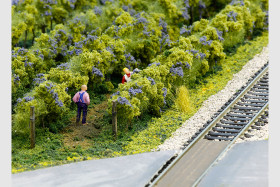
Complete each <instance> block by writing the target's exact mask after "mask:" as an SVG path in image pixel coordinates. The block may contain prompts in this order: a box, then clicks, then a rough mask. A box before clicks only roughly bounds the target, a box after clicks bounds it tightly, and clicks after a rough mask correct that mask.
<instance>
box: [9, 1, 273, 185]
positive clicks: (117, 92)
mask: <svg viewBox="0 0 280 187" xmlns="http://www.w3.org/2000/svg"><path fill="white" fill-rule="evenodd" d="M11 13H12V54H11V56H12V58H11V60H12V62H11V63H12V70H11V72H12V132H11V134H12V173H21V172H24V171H29V170H36V169H39V168H45V167H51V166H56V165H62V164H67V163H71V162H78V161H85V160H94V159H101V158H113V157H119V156H126V155H133V154H138V153H145V152H155V151H163V150H176V154H174V156H173V157H171V158H170V159H169V160H168V161H167V162H166V163H165V164H164V165H162V167H161V168H158V171H157V172H156V173H155V174H154V175H153V176H150V181H147V183H146V186H165V185H166V186H168V185H169V186H176V184H177V183H178V185H177V186H180V184H186V186H191V185H194V184H197V183H198V182H199V180H200V179H201V177H203V176H204V175H205V172H206V171H207V170H208V169H209V168H210V167H211V166H212V165H213V163H214V162H215V161H217V158H219V157H220V156H221V155H222V154H224V153H225V152H226V151H227V150H228V149H230V148H231V147H232V145H233V144H234V143H236V142H241V141H247V140H248V141H249V140H263V139H267V138H268V94H269V80H268V79H269V78H268V66H269V62H268V61H269V59H268V27H269V25H268V0H216V1H212V0H87V1H86V0H12V12H11ZM204 154H208V156H207V158H206V157H203V156H202V155H204ZM196 160H197V161H196ZM198 162H200V163H201V164H200V165H201V166H200V169H197V171H196V170H195V169H194V166H196V165H197V163H198ZM186 165H187V167H185V166H186ZM182 171H184V172H182ZM186 175H187V176H189V177H188V178H184V177H183V176H186Z"/></svg>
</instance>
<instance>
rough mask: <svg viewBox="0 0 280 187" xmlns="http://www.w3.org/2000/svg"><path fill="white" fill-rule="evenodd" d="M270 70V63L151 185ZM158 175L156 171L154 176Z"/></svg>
mask: <svg viewBox="0 0 280 187" xmlns="http://www.w3.org/2000/svg"><path fill="white" fill-rule="evenodd" d="M267 71H268V64H266V67H265V68H264V69H263V70H262V71H261V72H260V73H259V74H258V75H257V76H256V77H255V78H254V79H253V80H252V81H251V82H250V83H249V84H248V85H247V86H246V87H245V88H244V89H243V91H242V92H241V93H240V94H239V95H237V96H236V97H235V99H234V100H233V101H232V102H231V103H230V104H229V105H228V106H227V107H226V108H225V109H224V110H223V111H222V112H221V113H220V114H219V115H218V116H217V117H216V118H215V119H214V120H213V121H212V122H211V123H210V124H209V125H208V126H207V127H206V128H205V129H204V130H203V131H202V132H201V133H200V134H199V135H198V136H197V137H196V138H195V139H194V140H193V141H192V142H191V143H190V144H189V145H188V146H187V147H186V149H185V150H184V151H183V152H182V153H180V154H179V155H178V156H177V157H176V158H175V159H174V160H173V161H172V162H171V163H170V164H169V166H168V167H167V168H165V170H164V171H163V172H162V173H161V174H159V175H158V176H157V178H156V179H155V180H154V181H153V182H152V183H151V184H150V186H151V187H153V186H155V184H156V183H157V182H158V181H159V180H160V179H161V178H163V177H164V176H165V174H166V173H167V172H168V171H169V170H170V169H171V168H172V167H173V166H174V165H175V164H176V163H177V162H178V161H179V160H180V159H181V158H182V157H183V156H184V155H185V154H186V153H187V152H188V151H189V150H190V149H191V148H192V147H193V146H194V145H195V144H196V143H197V142H198V141H199V140H200V139H203V137H204V136H205V135H206V134H207V133H208V132H209V131H210V130H211V129H212V127H214V126H215V125H216V124H217V122H219V121H220V120H221V119H222V118H223V117H224V116H225V114H227V113H228V112H229V111H230V109H232V108H233V106H234V105H235V104H236V103H237V102H238V101H239V100H240V99H241V98H242V97H243V96H244V95H245V94H246V93H247V92H248V91H249V90H250V89H251V88H252V87H253V86H254V85H255V84H256V82H257V81H258V80H260V79H261V77H262V76H263V75H264V74H265V73H266V72H267ZM155 175H157V173H155V174H154V175H153V176H155Z"/></svg>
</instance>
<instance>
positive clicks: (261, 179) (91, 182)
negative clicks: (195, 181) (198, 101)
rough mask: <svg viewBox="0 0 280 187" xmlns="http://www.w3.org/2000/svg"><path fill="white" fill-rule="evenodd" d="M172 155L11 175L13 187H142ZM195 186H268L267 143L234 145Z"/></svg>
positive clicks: (147, 155) (156, 154)
mask: <svg viewBox="0 0 280 187" xmlns="http://www.w3.org/2000/svg"><path fill="white" fill-rule="evenodd" d="M173 154H174V151H160V152H151V153H143V154H138V155H131V156H124V157H117V158H109V159H100V160H89V161H83V162H78V163H72V164H66V165H62V166H55V167H51V168H45V169H39V170H35V171H28V172H23V173H18V174H13V175H12V184H13V187H17V186H20V187H33V186H34V187H49V186H50V187H55V186H67V187H72V186H75V187H79V186H93V187H95V186H98V187H99V186H100V187H111V186H112V187H119V186H120V187H131V186H132V187H138V186H139V187H140V186H141V187H143V186H145V184H146V183H147V182H148V181H149V179H150V178H151V176H152V175H153V174H154V173H155V172H156V171H157V170H158V169H159V168H160V167H161V166H162V165H163V164H164V163H165V162H166V161H167V160H168V159H169V158H170V157H171V156H172V155H173ZM198 186H199V187H209V186H210V187H220V186H226V187H235V186H236V187H243V186H246V187H250V186H253V187H258V186H260V187H266V186H268V141H256V142H245V143H240V144H236V145H235V146H234V147H233V148H232V149H231V150H229V152H228V153H227V154H226V155H225V157H224V158H223V159H222V160H221V161H219V162H218V163H217V164H216V165H215V166H213V167H212V168H211V169H210V170H209V172H208V173H207V174H206V175H205V177H204V178H203V179H202V180H201V182H200V183H199V185H198Z"/></svg>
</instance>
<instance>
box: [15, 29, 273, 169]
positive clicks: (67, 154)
mask: <svg viewBox="0 0 280 187" xmlns="http://www.w3.org/2000/svg"><path fill="white" fill-rule="evenodd" d="M267 44H268V33H267V32H265V33H263V35H262V36H259V37H257V38H255V39H254V40H252V41H249V42H245V44H244V45H240V46H239V47H237V48H236V49H234V51H233V52H231V51H229V52H228V54H227V57H226V59H225V63H222V64H221V66H215V67H214V68H213V70H212V71H210V72H208V73H207V74H205V75H204V76H203V77H201V78H200V79H198V80H197V82H196V84H195V85H193V86H190V87H189V88H188V90H189V94H190V100H192V101H193V105H194V106H195V107H194V108H193V110H192V111H191V112H189V113H187V114H184V113H182V112H181V111H179V110H178V109H177V108H176V107H175V105H174V106H173V107H171V108H170V109H168V110H166V111H165V112H164V113H163V114H162V116H161V117H160V118H155V117H151V116H150V115H145V116H143V117H142V118H141V119H140V118H138V119H134V120H133V121H132V124H133V126H132V127H130V130H129V131H126V130H125V126H123V125H121V124H120V126H119V134H118V139H117V140H116V141H114V140H113V138H112V133H111V125H110V116H109V115H108V114H107V113H106V111H105V110H102V107H101V106H100V105H102V102H100V101H98V102H96V104H97V105H95V106H94V107H92V108H91V109H90V110H94V111H90V112H91V113H92V114H95V115H96V113H98V112H101V113H103V118H102V117H99V118H98V119H96V120H95V121H94V123H95V124H101V125H102V131H101V130H98V129H95V127H93V125H92V127H91V126H89V127H87V128H88V130H92V133H91V134H86V136H84V138H83V137H79V136H72V141H76V143H75V144H74V145H71V144H66V143H65V139H66V135H69V134H70V133H72V132H73V129H75V128H72V132H71V128H70V130H69V129H68V132H67V131H62V132H60V133H59V134H53V133H50V132H49V131H48V129H47V128H46V129H38V130H37V131H36V148H35V149H33V150H31V149H29V137H28V135H22V134H17V133H16V132H13V133H14V134H13V136H12V137H13V141H12V173H17V172H22V171H26V170H33V169H38V168H42V167H49V166H54V165H60V164H65V163H70V162H75V161H82V160H90V159H99V158H108V157H115V156H123V155H129V154H136V153H143V152H149V151H151V150H152V149H155V148H156V147H157V146H158V145H160V144H162V143H163V142H164V140H166V139H167V138H169V137H170V136H171V134H172V132H174V131H176V129H177V128H179V127H180V126H181V125H182V123H183V122H184V121H186V120H187V119H188V118H190V117H191V116H192V115H194V114H195V112H196V111H197V110H198V109H199V108H200V107H201V106H202V103H203V102H204V101H205V100H207V99H208V97H210V96H211V95H213V94H216V93H217V92H218V91H220V90H222V89H223V88H224V87H225V86H226V84H227V82H228V81H229V80H231V79H232V77H233V74H235V73H237V72H238V71H240V70H241V69H242V67H243V66H244V65H245V64H246V63H247V62H248V61H249V60H250V59H252V58H253V57H254V55H256V54H257V53H259V52H261V50H262V48H263V47H264V46H267ZM104 102H105V103H106V101H105V99H104ZM104 107H105V108H106V106H104ZM71 115H72V116H74V115H75V114H74V113H72V114H71ZM93 129H95V130H93ZM68 138H69V137H68ZM84 141H86V142H87V143H83V142H84Z"/></svg>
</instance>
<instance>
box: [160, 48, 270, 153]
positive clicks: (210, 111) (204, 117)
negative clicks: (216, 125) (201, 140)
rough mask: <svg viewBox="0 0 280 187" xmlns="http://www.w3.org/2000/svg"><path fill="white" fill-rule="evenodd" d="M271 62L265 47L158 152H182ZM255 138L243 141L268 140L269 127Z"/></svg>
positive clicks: (211, 97) (264, 127) (162, 145)
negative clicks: (248, 82) (215, 115)
mask: <svg viewBox="0 0 280 187" xmlns="http://www.w3.org/2000/svg"><path fill="white" fill-rule="evenodd" d="M268 60H269V51H268V46H267V47H264V48H263V50H262V52H261V53H260V54H257V55H256V56H255V57H254V58H253V59H252V60H250V61H249V62H248V63H247V64H245V65H244V66H243V68H242V70H241V71H239V72H238V73H236V74H234V75H233V79H232V80H230V81H229V82H228V83H227V85H226V87H225V88H224V89H223V90H221V91H219V92H218V93H217V94H215V95H212V96H210V97H209V98H208V100H206V101H205V102H204V103H203V105H202V107H201V108H200V109H199V110H198V111H197V113H196V114H195V115H194V116H192V117H191V118H190V119H188V120H187V121H186V122H185V123H183V124H182V126H181V127H180V128H178V129H177V130H176V131H175V132H174V133H173V134H172V136H171V137H170V138H169V139H167V140H165V142H164V143H163V144H161V145H159V146H158V148H157V150H176V151H178V152H181V151H180V149H181V148H183V144H184V143H185V142H186V141H187V140H188V139H189V138H191V137H192V136H193V135H194V134H195V133H196V132H197V131H198V130H199V129H200V128H201V127H202V126H203V125H204V124H205V123H206V122H207V121H208V120H210V119H211V116H213V115H214V114H215V113H216V112H217V111H218V110H219V109H220V108H221V107H222V106H223V105H224V103H225V102H227V101H228V100H229V99H230V98H231V97H232V96H233V95H234V94H235V92H236V91H237V90H238V89H240V88H241V87H242V86H243V85H245V84H246V82H247V81H248V80H249V79H250V77H251V76H253V75H254V74H255V73H256V72H257V71H258V70H259V69H260V68H261V67H262V66H264V64H266V63H267V61H268ZM253 133H255V136H253V137H252V138H245V139H244V140H242V139H241V140H239V142H241V141H251V140H257V137H259V139H264V138H267V133H268V125H265V126H263V128H262V129H261V130H256V132H254V131H252V133H250V134H253Z"/></svg>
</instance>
